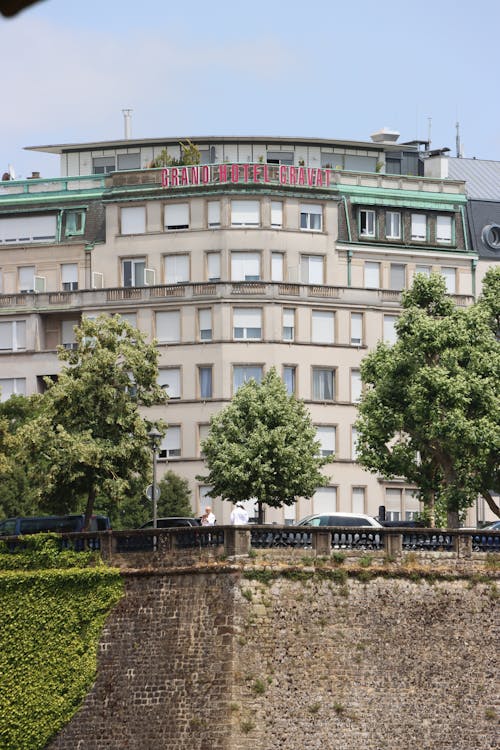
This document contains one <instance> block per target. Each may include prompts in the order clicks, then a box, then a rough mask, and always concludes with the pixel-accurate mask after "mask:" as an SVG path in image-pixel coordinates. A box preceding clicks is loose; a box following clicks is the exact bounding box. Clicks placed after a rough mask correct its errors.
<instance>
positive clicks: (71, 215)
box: [65, 211, 85, 237]
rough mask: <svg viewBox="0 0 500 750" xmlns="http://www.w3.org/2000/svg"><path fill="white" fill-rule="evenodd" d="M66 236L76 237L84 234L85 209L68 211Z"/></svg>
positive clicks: (66, 214) (66, 213)
mask: <svg viewBox="0 0 500 750" xmlns="http://www.w3.org/2000/svg"><path fill="white" fill-rule="evenodd" d="M65 218H66V228H65V235H66V237H74V236H78V235H81V234H83V232H84V229H85V211H66V212H65Z"/></svg>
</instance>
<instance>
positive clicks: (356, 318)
mask: <svg viewBox="0 0 500 750" xmlns="http://www.w3.org/2000/svg"><path fill="white" fill-rule="evenodd" d="M362 343H363V313H351V344H352V345H353V346H361V344H362Z"/></svg>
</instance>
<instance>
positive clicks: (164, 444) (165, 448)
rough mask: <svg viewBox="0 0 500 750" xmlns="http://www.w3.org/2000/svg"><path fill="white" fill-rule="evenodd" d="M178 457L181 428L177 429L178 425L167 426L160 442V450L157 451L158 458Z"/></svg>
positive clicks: (179, 453)
mask: <svg viewBox="0 0 500 750" xmlns="http://www.w3.org/2000/svg"><path fill="white" fill-rule="evenodd" d="M180 455H181V428H180V427H179V425H169V426H168V429H167V434H166V435H165V437H164V438H163V439H162V441H161V444H160V450H159V451H158V458H159V459H166V458H177V457H178V456H180Z"/></svg>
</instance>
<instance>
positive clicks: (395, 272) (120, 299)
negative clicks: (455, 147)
mask: <svg viewBox="0 0 500 750" xmlns="http://www.w3.org/2000/svg"><path fill="white" fill-rule="evenodd" d="M193 141H195V143H196V144H197V145H198V146H199V148H200V150H201V153H202V163H201V164H199V165H195V166H174V167H168V168H166V169H150V168H148V167H147V164H148V163H149V162H150V161H151V159H152V158H154V157H155V156H156V155H157V154H158V153H159V152H160V151H161V150H162V148H165V147H167V148H168V150H169V153H171V155H172V156H174V157H179V156H180V151H179V141H178V140H176V141H174V140H173V139H171V140H170V141H165V140H163V141H154V142H143V141H140V142H139V141H138V142H131V141H122V142H110V143H107V144H106V143H100V144H80V145H79V144H70V145H66V146H50V147H41V149H42V150H52V151H53V152H54V153H58V154H59V155H60V157H61V164H62V170H61V171H62V176H61V177H58V178H51V179H31V180H26V181H4V182H0V387H1V388H2V393H1V398H2V399H5V398H7V397H8V396H9V395H10V394H11V393H26V394H29V393H33V392H36V391H40V390H41V389H43V387H44V386H43V377H44V376H47V375H48V376H55V375H57V371H58V368H59V363H58V360H57V356H56V346H57V345H60V344H62V345H64V346H67V347H70V346H72V345H73V344H74V333H73V328H74V326H75V325H76V324H78V323H79V321H80V320H81V317H82V315H86V316H96V315H98V314H100V313H103V312H104V313H108V314H120V315H122V316H124V317H126V318H127V319H128V320H129V321H130V322H131V323H133V324H134V325H135V326H137V327H138V328H139V329H140V330H141V331H143V332H144V333H145V334H146V335H147V337H148V338H155V339H156V340H157V342H158V349H159V352H160V363H159V365H160V372H159V378H160V383H161V384H162V385H164V386H165V388H166V389H167V391H168V393H169V396H170V399H169V402H168V404H167V406H166V407H165V406H163V407H156V408H155V409H153V410H152V413H153V415H154V416H155V417H162V418H163V419H165V420H166V421H167V422H168V424H169V429H168V432H167V434H166V436H165V439H164V441H163V443H162V445H161V449H160V454H159V466H160V467H162V468H160V471H164V470H165V469H166V467H167V466H168V468H171V469H173V470H174V471H176V472H177V473H179V474H180V475H182V476H184V477H186V478H187V479H188V480H189V483H190V486H191V489H192V492H193V495H192V496H193V510H194V511H195V512H196V513H200V512H201V510H202V509H203V507H204V505H205V504H206V500H205V498H206V493H207V491H208V489H209V488H207V487H205V486H203V485H201V484H200V483H199V482H198V481H197V480H196V475H198V474H200V473H201V474H202V473H203V471H204V466H203V456H202V454H201V447H200V446H201V442H202V440H203V438H204V437H205V435H206V434H207V431H208V427H209V421H210V417H211V416H212V415H213V414H214V413H215V412H216V411H217V410H219V409H220V408H221V407H223V406H224V405H225V404H227V403H229V401H230V399H231V398H232V396H233V394H234V393H235V392H236V390H237V388H238V387H239V386H240V385H241V384H242V383H243V382H245V381H246V380H248V379H249V378H251V377H253V378H255V379H257V380H259V379H260V378H261V377H262V375H263V374H264V373H265V372H266V371H267V370H268V369H269V368H271V367H275V368H276V369H277V371H278V372H279V373H280V374H281V376H282V377H283V380H284V382H285V384H286V387H287V389H288V390H289V392H293V393H295V394H296V395H297V396H298V397H299V398H301V399H303V400H304V401H305V403H306V405H307V407H308V409H309V411H310V414H311V418H312V421H313V423H314V424H315V425H316V428H317V432H318V439H319V442H320V445H321V451H322V453H323V454H324V455H328V454H335V460H334V462H333V463H332V464H329V465H328V466H327V467H325V473H327V475H328V485H327V486H326V487H324V488H320V489H319V490H318V491H317V493H316V494H315V495H314V497H313V498H311V499H299V500H298V502H297V504H296V506H294V507H291V508H287V509H284V511H268V513H267V517H266V520H267V521H282V520H283V519H285V520H286V521H289V522H292V521H293V520H298V519H299V518H301V517H302V516H304V515H306V514H307V513H310V512H326V511H331V510H344V511H354V512H367V513H370V514H372V515H376V514H377V513H378V508H379V506H380V505H385V507H386V509H387V513H388V515H389V518H392V519H393V520H397V519H399V520H405V519H406V520H408V519H410V518H411V517H412V515H413V514H414V513H415V512H417V511H418V510H419V504H418V502H417V500H416V498H415V496H414V490H415V488H412V487H409V486H407V485H406V484H405V483H404V482H403V481H390V482H388V481H384V480H382V479H380V478H377V477H376V476H373V475H371V474H369V473H367V472H365V471H364V470H363V469H362V468H361V467H360V466H359V465H358V464H357V463H356V433H355V429H354V422H355V420H356V416H357V410H356V402H357V400H358V399H359V397H360V392H361V381H360V362H361V360H362V358H363V357H364V356H365V355H366V353H367V352H368V351H369V350H370V349H371V348H373V347H374V346H375V345H376V343H377V342H378V341H379V340H381V339H385V340H387V341H389V342H390V341H392V340H394V335H395V334H394V323H395V321H396V319H397V316H398V314H399V313H400V311H401V307H400V301H401V291H402V290H403V289H405V288H407V287H408V286H409V285H411V281H412V278H413V276H414V274H415V273H430V272H432V271H435V272H439V273H441V274H442V275H443V276H444V278H445V280H446V284H447V288H448V291H449V293H450V294H451V295H453V297H454V299H455V301H456V303H457V304H458V305H466V304H469V303H470V302H471V301H472V300H473V299H474V296H475V294H476V266H477V254H476V253H475V251H474V250H473V249H472V248H471V246H470V242H469V239H468V230H467V224H466V210H465V207H466V202H467V198H466V194H465V187H464V182H463V181H460V180H450V179H441V178H432V177H429V178H426V177H423V176H422V175H421V172H422V171H423V170H422V165H421V156H420V152H419V145H418V144H402V145H398V144H396V143H394V142H393V141H392V142H384V141H383V140H379V141H378V142H371V143H353V142H349V143H342V142H338V141H318V140H317V139H302V140H295V141H292V140H291V139H271V138H269V139H263V138H254V139H251V138H241V139H229V138H226V139H193ZM405 170H406V171H407V172H413V174H405V173H404V172H405ZM211 504H212V505H214V507H215V513H216V515H217V519H218V521H219V522H227V521H228V518H229V512H230V507H229V506H228V505H227V504H225V503H222V502H217V501H215V503H211ZM249 507H250V510H251V513H253V502H252V501H249Z"/></svg>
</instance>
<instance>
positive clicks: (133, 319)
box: [118, 313, 137, 328]
mask: <svg viewBox="0 0 500 750" xmlns="http://www.w3.org/2000/svg"><path fill="white" fill-rule="evenodd" d="M118 315H119V316H120V318H122V320H126V321H127V323H130V325H131V326H133V327H134V328H137V314H136V313H118Z"/></svg>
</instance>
